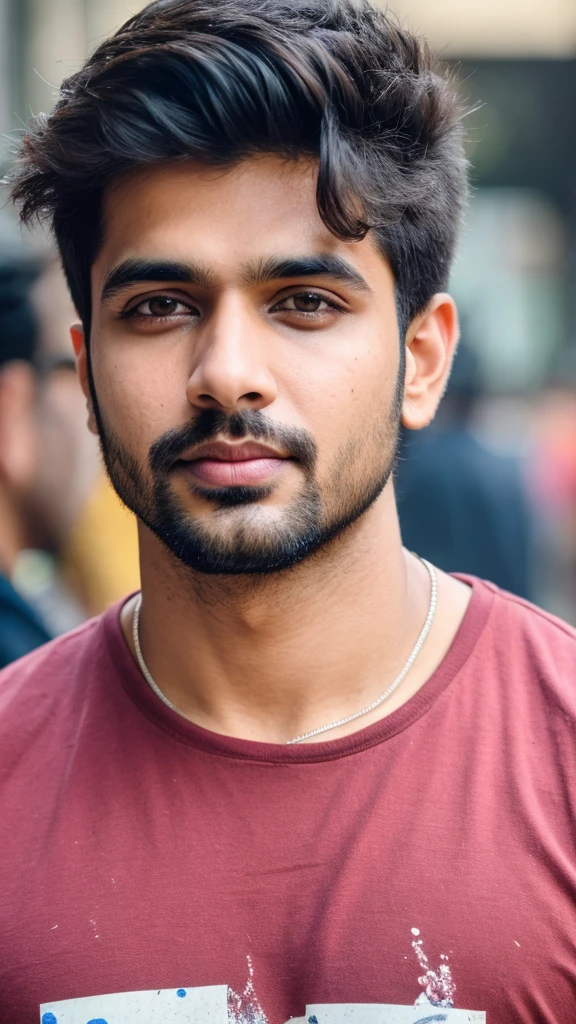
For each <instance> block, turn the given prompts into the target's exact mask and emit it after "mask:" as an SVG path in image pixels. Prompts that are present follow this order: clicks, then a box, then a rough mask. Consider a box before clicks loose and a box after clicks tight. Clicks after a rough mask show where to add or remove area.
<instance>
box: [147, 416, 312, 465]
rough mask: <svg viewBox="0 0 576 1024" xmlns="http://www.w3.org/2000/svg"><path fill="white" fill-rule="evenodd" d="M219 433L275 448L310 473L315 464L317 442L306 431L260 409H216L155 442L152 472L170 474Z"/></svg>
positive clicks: (150, 460)
mask: <svg viewBox="0 0 576 1024" xmlns="http://www.w3.org/2000/svg"><path fill="white" fill-rule="evenodd" d="M219 434H220V435H224V436H225V437H229V438H235V439H244V438H249V439H250V440H252V441H264V442H266V443H267V444H271V445H275V446H276V447H277V448H281V449H282V450H283V451H285V452H286V453H287V454H288V455H289V456H290V458H293V459H295V460H296V461H297V462H299V463H300V464H301V465H302V467H303V468H304V469H305V470H306V471H307V472H308V473H311V472H312V470H313V469H314V466H315V464H316V458H317V446H316V442H315V441H314V438H313V437H312V436H311V434H309V433H308V431H306V430H302V429H301V428H298V427H286V426H284V425H283V424H281V423H274V422H273V421H272V420H271V419H269V418H268V417H267V416H265V415H264V414H263V413H261V412H260V411H259V410H254V409H243V410H241V411H240V412H235V413H232V415H228V414H227V413H225V412H220V411H219V410H217V409H204V410H203V411H202V412H201V413H200V414H199V415H198V416H197V417H196V419H194V420H191V421H190V423H187V424H185V425H184V426H183V427H174V428H173V429H172V430H167V431H166V432H165V433H164V434H161V435H160V437H158V438H157V439H156V441H154V443H153V444H152V445H151V447H150V451H149V453H148V462H149V465H150V469H151V471H152V473H154V474H163V473H168V472H169V470H170V469H172V466H173V465H174V463H175V462H177V460H178V459H179V458H180V457H181V456H182V455H183V454H184V452H186V451H188V450H189V449H190V448H192V447H194V445H197V444H203V443H204V442H205V441H212V440H213V439H215V438H216V437H218V435H219Z"/></svg>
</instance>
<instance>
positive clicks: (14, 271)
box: [0, 249, 50, 666]
mask: <svg viewBox="0 0 576 1024" xmlns="http://www.w3.org/2000/svg"><path fill="white" fill-rule="evenodd" d="M40 272H41V268H40V265H39V264H38V262H37V261H34V260H32V259H31V258H27V259H26V258H24V257H23V256H22V255H21V254H15V253H14V252H13V251H12V250H10V249H6V250H4V251H2V250H0V666H4V665H7V664H8V663H9V662H11V661H13V660H15V659H16V658H19V657H21V656H22V655H24V654H26V653H28V651H31V650H33V649H34V648H35V647H38V646H40V645H41V644H43V643H46V642H47V640H49V639H50V633H49V631H48V628H47V625H46V623H44V622H43V621H42V619H41V618H40V616H39V615H38V613H37V612H36V611H35V610H34V609H33V608H32V607H31V605H30V604H29V603H28V602H26V601H25V600H24V599H23V598H22V596H21V595H20V594H19V593H18V592H17V591H16V589H15V588H14V587H13V585H12V583H11V576H12V574H13V572H14V569H15V566H16V561H17V558H18V555H19V553H20V551H22V550H23V549H24V548H27V547H35V546H41V545H43V544H44V543H45V541H46V536H47V529H46V517H45V515H43V514H42V509H41V507H40V506H39V503H38V501H37V482H38V472H39V468H40V462H41V453H40V442H41V436H40V430H39V424H38V419H37V413H36V398H37V387H38V369H37V365H36V358H37V350H38V334H39V332H38V324H37V320H36V316H35V314H34V310H33V307H32V304H31V301H30V290H31V288H32V285H33V284H34V282H35V280H37V278H38V277H39V275H40Z"/></svg>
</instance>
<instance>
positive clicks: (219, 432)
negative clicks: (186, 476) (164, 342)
mask: <svg viewBox="0 0 576 1024" xmlns="http://www.w3.org/2000/svg"><path fill="white" fill-rule="evenodd" d="M91 385H92V400H93V404H94V412H95V416H96V420H97V424H98V430H99V435H100V445H101V449H102V454H103V458H104V462H105V465H106V469H107V471H108V475H109V477H110V480H111V482H112V485H113V487H114V489H115V491H116V493H117V494H118V496H119V497H120V499H121V500H122V501H123V502H124V504H125V505H126V506H127V507H128V508H129V509H130V510H131V511H132V512H133V513H134V514H135V515H136V516H137V517H138V519H140V520H141V521H142V522H143V523H144V524H145V525H146V526H147V527H148V528H149V529H150V530H151V531H152V532H153V533H154V534H155V535H156V536H157V537H158V538H159V540H161V541H162V543H163V544H164V545H165V546H166V547H167V548H168V549H169V551H171V553H172V554H173V555H174V556H175V557H176V558H177V559H178V561H179V562H180V563H181V564H182V565H183V566H185V567H187V568H188V569H191V570H195V571H197V572H201V573H207V574H217V575H239V574H244V575H258V574H264V573H275V572H281V571H283V570H287V569H289V568H291V567H292V566H294V565H297V564H298V563H299V562H302V561H303V560H304V559H306V558H308V557H309V556H310V555H312V554H313V553H315V552H316V551H318V550H320V549H321V548H323V547H325V546H326V545H327V544H329V542H330V541H332V540H334V539H335V538H336V537H338V536H339V535H340V534H342V533H343V532H344V531H345V530H346V529H347V528H348V527H350V526H351V525H352V524H353V523H355V522H356V521H357V520H358V519H359V518H360V517H361V516H362V515H363V514H364V513H365V512H366V511H367V510H368V509H369V508H370V507H371V506H372V505H373V504H374V502H375V501H376V499H377V498H378V497H379V495H380V494H381V492H382V491H383V489H384V487H385V486H386V484H387V482H388V480H389V478H390V476H391V474H392V473H393V470H394V465H395V461H396V456H397V448H398V437H399V428H400V408H401V400H402V393H403V373H402V372H401V373H400V374H399V377H398V381H397V385H396V391H395V394H394V399H393V402H392V407H391V408H390V409H388V410H387V411H384V412H383V414H382V417H381V419H380V421H379V422H377V423H372V424H371V425H370V427H369V428H367V427H366V424H359V430H358V434H357V436H356V435H355V436H354V437H349V438H348V440H347V441H346V443H345V444H344V445H343V446H342V447H341V448H340V450H339V451H338V453H337V455H336V457H335V459H334V463H333V465H332V467H331V472H330V474H329V476H328V479H327V480H326V482H324V483H321V482H320V481H319V479H318V477H317V472H316V469H317V447H316V443H315V441H314V439H313V437H312V436H311V435H310V434H309V433H308V432H307V431H304V430H301V429H296V428H290V427H286V426H283V425H281V424H277V423H275V422H274V421H272V420H271V419H269V418H268V417H266V416H265V415H264V414H263V413H262V412H260V411H254V410H243V411H240V412H236V413H233V414H232V415H227V414H226V413H223V412H220V411H216V410H205V411H202V412H200V413H199V414H198V416H197V417H196V418H195V419H194V420H193V421H191V422H190V423H188V424H186V425H185V426H183V427H178V428H175V429H173V430H169V431H167V432H166V433H164V434H162V435H161V437H159V438H158V439H157V440H156V441H154V443H153V444H152V446H151V448H150V451H149V455H148V472H146V471H145V470H144V469H143V467H142V466H141V465H140V464H139V462H138V460H137V459H136V458H135V456H134V455H133V454H132V453H131V452H130V451H129V450H128V449H127V448H126V447H125V446H124V445H123V444H122V442H121V441H120V439H119V437H117V436H116V435H115V434H114V432H113V431H112V430H111V429H110V428H109V427H108V426H107V425H106V423H105V422H104V419H103V417H102V414H101V410H100V409H99V406H98V403H97V400H96V395H95V390H94V386H93V382H92V381H91ZM216 438H220V439H222V438H235V439H240V438H244V439H246V438H247V439H250V440H254V441H263V442H267V443H271V444H274V445H276V447H278V448H281V449H282V450H283V451H285V452H286V453H287V454H288V456H289V457H290V458H291V459H292V460H293V461H294V462H295V463H296V464H297V465H298V466H299V468H300V470H301V472H302V475H303V481H304V483H303V486H302V488H301V490H300V492H299V494H298V495H296V497H294V498H293V499H292V501H291V502H290V503H289V504H288V505H286V506H283V507H280V508H271V507H266V505H265V501H266V499H267V498H268V497H269V496H270V495H271V494H272V493H273V491H274V489H275V486H274V484H272V485H265V486H259V487H258V486H254V487H245V486H229V487H218V488H213V489H210V488H207V487H200V486H196V485H195V484H193V483H189V484H188V490H189V492H190V493H192V494H194V495H196V496H198V497H199V498H201V499H202V500H203V501H205V502H206V501H207V502H209V503H210V504H211V505H212V511H211V513H210V516H209V519H208V521H206V519H203V518H201V517H200V516H198V515H195V514H194V512H193V511H191V510H190V509H189V508H186V506H185V505H184V503H183V502H182V501H181V499H180V497H179V495H178V494H177V493H176V492H175V490H174V488H173V486H172V478H171V474H172V472H173V470H174V466H175V464H176V463H177V462H178V459H179V457H180V456H181V455H183V454H184V453H185V452H186V451H187V450H189V449H190V448H192V447H193V446H194V445H197V444H202V443H204V442H206V441H209V440H213V439H216Z"/></svg>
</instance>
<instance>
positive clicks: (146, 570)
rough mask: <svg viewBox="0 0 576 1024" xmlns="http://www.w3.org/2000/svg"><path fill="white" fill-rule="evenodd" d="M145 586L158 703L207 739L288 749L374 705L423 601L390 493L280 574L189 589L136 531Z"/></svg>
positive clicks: (203, 581) (395, 669) (213, 580)
mask: <svg viewBox="0 0 576 1024" xmlns="http://www.w3.org/2000/svg"><path fill="white" fill-rule="evenodd" d="M141 575H142V609H141V617H140V638H141V645H142V650H143V654H144V658H145V660H146V663H147V665H148V668H149V670H150V672H151V673H152V675H153V677H154V679H155V680H156V682H157V684H158V685H159V686H160V688H161V690H162V692H163V693H164V694H165V695H166V697H167V698H168V699H169V700H170V701H171V702H172V703H173V704H175V705H176V707H178V708H179V709H180V710H181V711H182V712H183V713H184V714H186V715H187V716H188V717H189V718H190V719H191V720H192V721H194V722H196V723H197V724H199V725H202V726H204V727H205V728H208V729H211V730H212V731H215V732H220V733H223V734H226V735H230V736H237V737H243V738H246V739H253V740H260V741H266V742H279V743H282V742H286V741H287V740H288V739H291V738H292V737H294V736H296V735H299V734H301V733H304V732H307V731H309V730H311V729H314V728H316V727H318V726H320V725H323V724H326V723H327V722H330V721H333V720H335V719H339V718H343V717H346V716H347V715H349V714H353V713H354V712H356V711H358V710H359V709H360V708H362V707H363V706H365V705H366V704H368V703H370V702H371V701H373V700H374V699H375V698H376V697H377V696H379V694H380V693H382V692H383V691H384V690H385V689H386V688H387V687H388V686H389V685H390V683H391V682H392V680H393V679H394V678H395V676H396V675H397V674H398V673H399V672H400V670H401V669H402V667H403V665H404V663H405V661H406V660H407V658H408V656H409V654H410V652H411V649H412V647H413V645H414V643H415V641H416V638H417V636H418V634H419V632H420V630H421V628H422V624H423V622H424V620H425V618H426V614H427V610H428V604H429V598H430V583H429V578H428V573H427V571H426V569H425V568H424V566H422V564H421V563H420V562H419V561H418V560H417V559H415V558H414V557H413V556H410V555H408V554H407V553H406V552H404V551H403V549H402V544H401V539H400V533H399V528H398V521H397V517H396V510H395V504H394V496H393V491H392V488H391V487H390V488H386V490H385V492H384V493H383V495H382V496H381V498H380V499H379V500H378V501H377V502H376V503H375V505H374V506H373V507H372V509H370V511H369V512H368V513H366V514H365V515H364V516H363V517H362V518H361V520H359V521H358V522H357V523H356V524H355V525H354V526H353V527H352V528H350V529H349V530H347V531H346V533H345V534H343V535H342V536H341V537H340V538H339V539H338V540H336V541H334V542H332V543H331V544H330V545H328V546H327V548H326V549H325V550H323V551H322V552H318V553H317V554H316V555H314V556H312V557H310V558H308V559H307V560H306V561H305V562H303V563H302V564H301V565H299V566H297V567H295V568H293V569H291V570H289V571H287V572H283V573H278V574H272V575H267V576H260V577H250V578H249V579H248V578H246V577H226V578H219V577H210V576H206V575H202V574H196V573H194V574H192V575H191V576H188V575H187V577H186V579H185V581H184V579H183V572H182V569H181V568H180V567H179V566H178V565H177V564H175V563H174V562H173V561H172V559H171V558H169V559H167V555H166V552H165V549H164V548H163V546H162V545H160V543H159V542H157V541H156V538H155V537H153V536H152V535H151V534H150V533H149V531H147V530H146V529H145V528H143V527H142V528H141ZM130 613H131V609H129V608H126V613H125V617H124V621H123V625H124V632H125V635H126V637H127V639H129V634H130V618H131V615H130ZM129 643H130V645H131V641H130V640H129ZM419 660H420V659H419ZM424 660H425V659H424ZM428 668H429V666H428ZM425 671H426V669H425ZM409 675H410V676H411V677H412V679H411V681H410V683H409V684H408V688H407V687H406V686H405V685H404V684H403V685H402V687H400V688H399V689H400V691H401V692H400V693H398V694H397V693H395V694H394V695H393V697H391V698H390V702H388V701H387V702H386V708H385V710H379V711H378V714H377V715H376V717H381V715H382V714H383V713H387V712H388V711H389V710H392V709H393V708H394V707H397V706H398V703H402V701H403V700H405V699H407V695H410V689H411V687H413V686H414V678H415V677H416V679H418V678H420V676H421V673H415V672H414V670H412V671H411V673H410V674H409ZM425 678H426V676H424V677H423V678H420V685H421V684H422V682H424V679H425ZM369 721H370V719H369V718H367V719H366V721H364V719H362V720H361V721H360V722H359V723H354V724H353V725H351V726H349V727H348V728H346V727H344V728H343V729H340V730H334V731H333V732H332V731H331V732H329V733H327V734H325V738H326V739H333V738H336V737H337V736H338V735H342V734H343V733H345V732H346V731H348V732H350V731H353V729H354V728H359V727H361V726H362V725H364V724H368V722H369ZM320 738H321V739H323V738H324V736H322V737H320Z"/></svg>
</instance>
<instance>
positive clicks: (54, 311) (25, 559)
mask: <svg viewBox="0 0 576 1024" xmlns="http://www.w3.org/2000/svg"><path fill="white" fill-rule="evenodd" d="M73 319H74V310H73V307H72V304H71V301H70V297H69V293H68V290H67V288H66V285H65V281H64V277H63V274H62V271H61V269H60V266H59V264H58V262H57V260H55V259H54V256H53V254H52V253H49V252H45V251H43V250H40V251H39V250H38V249H35V248H33V247H28V248H25V247H14V246H12V245H8V244H6V245H5V247H4V249H3V250H0V517H1V518H0V571H1V572H2V580H1V588H0V597H1V602H2V603H1V614H0V662H1V663H2V665H6V664H8V663H9V662H10V661H13V660H15V659H16V658H19V657H21V656H22V655H23V654H26V653H27V652H28V651H29V650H32V649H33V648H34V647H36V646H38V645H39V644H42V643H45V642H46V641H47V640H48V639H50V638H51V636H52V635H54V634H56V633H60V632H63V631H65V630H66V629H69V628H71V627H73V626H75V625H77V624H79V623H80V622H81V621H82V620H83V619H84V618H85V617H86V614H96V613H98V612H100V611H102V610H103V609H104V608H106V607H108V605H109V604H111V603H112V602H113V601H115V600H117V599H118V597H119V596H121V595H123V594H125V593H126V592H127V591H130V590H134V589H135V588H136V586H137V584H138V566H137V541H136V527H135V523H134V518H133V516H131V515H130V513H128V511H127V510H126V509H125V508H124V506H123V505H122V504H121V503H120V501H119V500H118V498H117V496H116V494H115V492H114V491H113V489H112V487H111V486H110V484H109V481H108V478H107V477H106V475H105V473H104V472H103V468H102V463H101V458H100V452H99V448H98V444H97V443H96V441H95V439H94V437H93V436H91V435H90V434H89V433H88V432H87V431H86V429H85V402H84V397H83V394H82V391H81V388H80V386H79V383H78V378H77V375H76V365H75V360H74V358H73V354H72V347H71V345H70V338H69V328H70V324H71V323H72V321H73ZM41 553H45V554H49V555H51V556H52V560H51V561H48V562H46V560H45V559H43V558H41V557H39V556H40V554H41Z"/></svg>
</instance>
